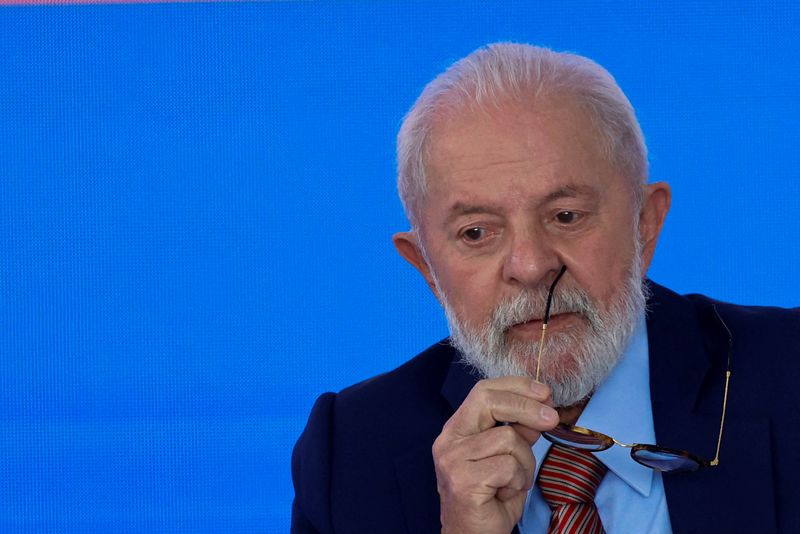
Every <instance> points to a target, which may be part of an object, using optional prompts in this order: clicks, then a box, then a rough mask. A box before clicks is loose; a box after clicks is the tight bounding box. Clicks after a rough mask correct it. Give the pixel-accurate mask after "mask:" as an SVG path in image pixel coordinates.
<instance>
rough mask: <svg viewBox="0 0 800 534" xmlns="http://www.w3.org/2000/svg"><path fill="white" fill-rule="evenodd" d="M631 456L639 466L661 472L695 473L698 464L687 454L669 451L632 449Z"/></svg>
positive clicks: (698, 466) (655, 448)
mask: <svg viewBox="0 0 800 534" xmlns="http://www.w3.org/2000/svg"><path fill="white" fill-rule="evenodd" d="M631 456H632V457H633V459H634V460H636V461H637V462H639V463H640V464H642V465H644V466H646V467H649V468H651V469H655V470H656V471H662V472H679V471H697V470H698V469H699V468H700V462H699V461H698V460H697V459H695V458H693V457H691V456H690V455H689V454H688V453H685V452H681V451H673V450H669V449H661V448H657V447H652V448H647V449H645V448H634V449H633V451H631Z"/></svg>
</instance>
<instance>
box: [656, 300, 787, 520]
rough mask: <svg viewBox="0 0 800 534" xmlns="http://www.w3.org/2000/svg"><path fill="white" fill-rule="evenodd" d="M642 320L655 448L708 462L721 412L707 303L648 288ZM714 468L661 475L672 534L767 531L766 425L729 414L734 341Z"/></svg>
mask: <svg viewBox="0 0 800 534" xmlns="http://www.w3.org/2000/svg"><path fill="white" fill-rule="evenodd" d="M652 290H653V298H652V299H651V301H650V303H649V313H648V319H647V332H648V343H649V349H650V387H651V399H652V405H653V420H654V423H655V429H656V436H657V439H658V444H659V445H662V446H665V447H673V448H679V449H684V450H688V451H689V452H692V453H694V454H697V455H700V456H703V457H705V458H707V459H711V458H713V456H714V452H715V449H716V443H717V434H718V431H719V422H720V415H721V410H722V395H723V384H724V372H725V361H726V357H727V334H725V332H724V330H723V329H722V326H721V324H720V323H719V320H718V319H717V318H716V316H715V315H714V312H713V309H712V308H711V305H710V303H705V304H704V303H702V302H698V303H697V305H695V304H694V303H693V302H692V301H690V300H688V299H686V298H683V297H680V296H678V295H676V294H674V293H672V292H670V291H669V290H666V289H664V288H662V287H660V286H657V285H655V284H653V285H652ZM733 342H734V354H733V357H732V362H733V369H734V374H733V375H732V377H731V383H730V392H729V401H728V402H729V408H728V414H727V416H726V420H725V433H724V436H723V441H722V449H721V452H720V465H719V466H718V467H712V468H708V469H702V470H700V471H697V472H695V473H683V474H672V475H670V474H664V475H663V480H664V489H665V491H666V495H667V504H668V507H669V515H670V520H671V522H672V528H673V531H674V532H676V533H683V532H722V531H727V530H730V529H731V528H732V529H733V530H735V531H737V532H743V531H752V532H763V533H767V532H774V531H775V528H776V526H775V514H774V505H772V504H771V503H773V502H774V494H773V484H772V474H771V473H772V459H771V454H770V441H769V435H770V430H769V422H768V421H767V420H766V419H759V418H743V417H737V416H736V410H735V409H734V408H735V404H736V402H735V396H736V388H737V387H746V386H745V378H746V377H737V376H736V374H735V369H736V340H735V339H734V340H733Z"/></svg>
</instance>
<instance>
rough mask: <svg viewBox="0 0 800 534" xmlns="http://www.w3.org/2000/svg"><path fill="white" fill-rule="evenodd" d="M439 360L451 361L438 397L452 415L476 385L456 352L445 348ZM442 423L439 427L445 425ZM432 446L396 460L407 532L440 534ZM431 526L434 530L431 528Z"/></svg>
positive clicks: (472, 376)
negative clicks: (442, 399) (447, 406)
mask: <svg viewBox="0 0 800 534" xmlns="http://www.w3.org/2000/svg"><path fill="white" fill-rule="evenodd" d="M446 350H447V353H444V354H442V356H441V357H443V358H446V357H448V356H449V357H450V360H451V363H450V367H449V369H448V370H447V374H446V375H445V378H444V381H443V382H442V388H441V394H442V396H443V397H444V398H445V399H446V401H447V403H448V404H449V405H450V408H451V411H450V413H449V414H448V417H449V416H450V415H452V414H453V413H454V412H455V411H456V410H457V409H458V407H459V406H461V403H462V402H464V399H465V398H466V397H467V394H469V392H470V390H471V389H472V387H473V386H474V385H475V383H476V382H477V381H478V378H477V376H476V375H474V374H472V373H471V372H470V371H469V370H468V368H467V367H465V366H464V365H463V364H461V363H459V362H458V359H457V357H456V353H455V350H454V349H452V348H451V347H447V349H446ZM444 423H445V420H442V422H441V424H442V425H444ZM432 445H433V440H431V443H425V444H423V445H421V446H419V447H417V448H414V449H411V450H409V451H407V452H406V453H404V454H402V455H400V456H398V457H397V458H395V461H394V465H395V473H396V475H397V482H398V485H399V486H400V497H401V500H402V506H403V509H404V511H405V517H406V528H407V530H408V532H414V533H417V532H419V533H424V532H439V531H440V530H441V527H439V525H440V523H439V511H440V510H439V494H438V493H437V491H436V472H435V469H434V465H433V456H432V455H431V446H432ZM432 525H434V526H436V528H433V529H432V528H431V526H432Z"/></svg>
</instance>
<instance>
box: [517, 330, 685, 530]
mask: <svg viewBox="0 0 800 534" xmlns="http://www.w3.org/2000/svg"><path fill="white" fill-rule="evenodd" d="M576 424H577V425H578V426H582V427H585V428H590V429H592V430H596V431H598V432H602V433H603V434H606V435H608V436H612V437H614V438H615V439H617V440H618V441H621V442H622V443H649V444H654V443H655V442H656V441H655V429H654V427H653V409H652V406H651V404H650V364H649V358H648V345H647V326H646V323H645V319H644V315H642V316H641V317H639V320H638V321H637V324H636V329H635V330H634V333H633V336H632V337H631V341H630V343H629V344H628V347H627V348H626V349H625V352H624V354H623V356H622V359H621V360H620V361H619V363H617V365H616V366H615V367H614V369H613V370H612V372H611V374H610V375H609V377H608V378H607V379H606V380H605V381H604V382H603V383H602V384H601V385H600V387H599V388H598V389H597V391H596V392H595V393H594V395H592V398H591V400H590V401H589V403H588V404H587V405H586V408H584V410H583V413H581V416H580V418H579V419H578V422H577V423H576ZM549 448H550V442H549V441H547V440H546V439H544V438H541V439H539V441H537V442H536V443H535V444H534V445H533V454H534V456H535V457H536V473H535V475H534V476H538V474H539V466H540V464H541V461H542V459H543V458H544V457H545V456H547V451H548V449H549ZM596 455H597V458H599V459H600V460H601V461H602V462H603V463H604V464H605V465H606V466H607V467H608V472H607V473H606V476H605V477H603V480H602V482H601V483H600V486H599V487H598V488H597V495H596V496H595V504H596V505H597V510H598V512H599V513H600V519H601V520H602V522H603V527H604V528H605V530H606V533H607V534H617V533H630V532H636V533H642V534H646V533H651V534H663V533H671V532H672V527H671V526H670V522H669V513H668V510H667V499H666V496H665V495H664V483H663V482H662V480H661V473H658V472H656V471H654V470H652V469H649V468H647V467H644V466H643V465H639V464H638V463H636V462H635V461H634V460H633V458H631V455H630V449H626V448H624V447H620V446H619V445H614V446H613V447H611V448H610V449H607V450H605V451H603V452H598V453H596ZM549 524H550V508H549V506H548V505H547V503H546V502H545V501H544V498H543V497H542V494H541V492H540V491H539V487H538V486H536V485H534V487H533V489H531V491H530V492H529V493H528V500H527V502H526V504H525V510H524V511H523V514H522V519H521V520H520V522H519V529H520V532H521V533H522V534H539V533H542V534H544V533H546V532H547V527H548V525H549Z"/></svg>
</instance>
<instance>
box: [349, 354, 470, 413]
mask: <svg viewBox="0 0 800 534" xmlns="http://www.w3.org/2000/svg"><path fill="white" fill-rule="evenodd" d="M454 356H455V350H454V349H453V348H452V346H450V344H449V342H448V341H447V340H442V341H440V342H438V343H436V344H434V345H431V346H430V347H428V348H427V349H425V350H424V351H422V352H421V353H419V354H417V355H416V356H414V357H413V358H412V359H410V360H408V361H407V362H405V363H404V364H402V365H400V366H399V367H397V368H396V369H394V370H392V371H389V372H386V373H383V374H380V375H377V376H374V377H372V378H369V379H367V380H364V381H362V382H358V383H357V384H354V385H352V386H349V387H347V388H345V389H343V390H342V391H341V392H339V394H338V395H337V407H338V406H341V404H342V403H344V404H349V403H358V402H364V401H367V402H375V401H379V400H380V399H386V398H392V399H395V398H397V395H402V396H409V395H410V394H416V395H425V396H427V395H428V394H431V393H433V394H437V395H438V393H439V390H440V388H441V386H442V382H443V381H444V379H445V376H446V375H447V372H448V369H449V368H450V363H451V362H452V361H453V358H454Z"/></svg>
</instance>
